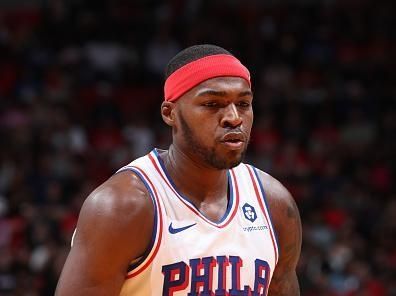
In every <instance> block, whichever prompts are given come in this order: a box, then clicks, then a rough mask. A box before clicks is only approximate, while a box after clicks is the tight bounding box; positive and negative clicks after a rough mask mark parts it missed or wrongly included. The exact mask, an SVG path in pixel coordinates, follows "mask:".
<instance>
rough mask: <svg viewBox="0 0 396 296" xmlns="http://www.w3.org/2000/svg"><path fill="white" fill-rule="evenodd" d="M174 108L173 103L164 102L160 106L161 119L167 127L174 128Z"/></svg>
mask: <svg viewBox="0 0 396 296" xmlns="http://www.w3.org/2000/svg"><path fill="white" fill-rule="evenodd" d="M175 107H176V104H175V103H173V102H167V101H164V102H162V104H161V115H162V119H163V120H164V121H165V123H166V124H167V125H169V126H174V125H175V119H176V116H175Z"/></svg>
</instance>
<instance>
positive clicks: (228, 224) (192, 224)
mask: <svg viewBox="0 0 396 296" xmlns="http://www.w3.org/2000/svg"><path fill="white" fill-rule="evenodd" d="M124 170H131V171H133V172H135V174H136V175H138V176H139V177H140V178H141V180H142V181H143V183H144V184H145V186H146V188H147V190H148V191H149V193H150V196H151V198H152V201H153V204H154V208H155V217H154V219H155V220H154V229H153V236H152V241H151V246H150V248H149V249H148V250H147V251H146V253H145V254H143V256H142V257H141V258H139V259H138V260H135V261H134V262H133V263H131V265H130V268H129V272H128V274H127V276H126V278H125V282H124V285H123V287H122V290H121V294H120V295H121V296H131V295H139V296H146V295H147V296H148V295H151V296H159V295H165V296H169V295H173V296H182V295H183V296H186V295H189V296H190V295H191V296H192V295H197V296H198V295H201V296H206V295H208V296H209V295H213V296H220V295H230V296H231V295H252V296H253V295H254V296H256V295H257V296H258V295H267V291H268V286H269V283H270V280H271V277H272V274H273V271H274V268H275V266H276V263H277V261H278V256H279V254H278V245H277V242H276V237H275V234H274V229H273V226H272V223H271V219H270V213H269V210H268V206H267V203H266V198H265V193H264V188H263V186H262V184H261V182H260V181H259V178H258V170H257V169H256V168H254V167H252V166H250V165H246V164H243V163H242V164H240V165H238V166H237V167H235V168H233V169H230V170H229V171H228V183H229V202H228V208H227V210H226V213H225V214H224V216H223V217H222V219H221V220H220V221H219V222H213V221H211V220H209V219H208V218H206V217H205V216H204V215H203V214H202V213H200V212H199V210H198V209H197V208H196V207H195V206H194V205H193V204H192V202H190V201H189V199H188V196H183V195H182V194H181V193H179V192H178V189H177V188H176V187H175V185H174V183H173V182H172V180H171V179H170V177H169V175H168V173H167V171H166V169H165V166H164V164H163V162H162V160H161V159H160V157H159V154H158V151H157V150H153V151H152V152H151V153H149V154H148V155H146V156H144V157H141V158H139V159H137V160H135V161H133V162H132V163H130V164H129V165H127V166H125V167H123V168H121V169H120V170H119V171H124Z"/></svg>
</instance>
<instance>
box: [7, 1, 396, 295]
mask: <svg viewBox="0 0 396 296" xmlns="http://www.w3.org/2000/svg"><path fill="white" fill-rule="evenodd" d="M392 2H394V1H391V0H389V1H368V0H311V1H310V0H300V1H297V0H295V1H275V0H272V1H270V0H267V1H260V0H244V1H242V0H222V1H221V0H188V1H187V0H186V1H183V0H173V1H159V0H157V1H154V0H151V1H143V0H141V1H125V0H124V1H122V0H100V1H99V0H97V1H76V0H74V1H73V0H69V1H66V0H54V1H38V0H36V1H21V0H19V1H17V0H13V1H11V0H8V1H5V0H1V1H0V139H1V145H0V295H53V293H54V289H55V285H56V282H57V279H58V277H59V273H60V270H61V268H62V266H63V263H64V260H65V257H66V255H67V252H68V250H69V245H70V239H71V235H72V232H73V230H74V227H75V225H76V220H77V217H78V213H79V210H80V207H81V204H82V202H83V200H84V199H85V197H86V196H87V195H88V194H89V193H90V192H91V191H92V190H93V188H95V187H96V186H97V185H98V184H100V183H101V182H103V181H104V180H106V178H108V177H109V176H111V174H113V173H114V172H115V171H116V170H117V168H119V167H121V166H123V165H125V164H127V163H128V162H130V161H131V160H133V159H134V158H136V157H138V156H141V155H143V154H145V153H147V152H149V151H150V150H151V148H152V147H159V148H166V147H167V146H168V144H169V143H170V131H169V128H167V127H166V126H165V124H164V123H162V120H161V117H160V113H159V107H160V103H161V101H162V85H163V78H162V77H163V75H162V73H163V69H164V67H165V65H166V63H167V61H168V60H169V59H170V58H171V57H172V56H173V55H174V54H176V53H177V52H178V51H179V50H180V49H182V48H184V47H186V46H190V45H193V44H198V43H214V44H217V45H220V46H222V47H225V48H226V49H229V50H230V51H231V52H233V53H234V54H235V55H236V56H238V57H239V58H240V59H241V61H242V62H243V63H244V64H245V65H246V66H247V67H248V68H249V69H250V70H251V73H252V78H253V90H254V93H255V99H254V101H255V102H254V104H255V126H254V130H253V134H252V141H251V144H250V147H249V152H248V156H247V158H248V159H247V161H249V162H252V163H253V164H255V165H256V166H258V167H259V168H261V169H263V170H265V171H267V172H269V173H270V174H272V175H273V176H275V177H276V178H278V179H280V180H281V181H282V182H283V184H284V185H285V186H286V187H287V188H288V189H289V190H290V191H291V192H292V194H293V196H294V198H295V199H296V202H297V204H298V206H299V209H300V212H301V216H302V221H303V235H304V240H303V251H302V255H301V259H300V263H299V267H298V274H299V279H300V285H301V289H302V295H304V296H308V295H347V296H352V295H363V296H367V295H368V296H377V295H380V296H381V295H396V279H395V277H396V276H395V275H396V218H395V217H396V198H395V197H396V191H395V186H394V176H395V168H396V158H395V149H396V145H395V143H396V142H395V135H396V79H395V66H396V62H395V55H396V42H395V41H396V40H395V36H396V30H395V29H396V10H395V9H394V8H392V7H393V6H392V5H393V3H392Z"/></svg>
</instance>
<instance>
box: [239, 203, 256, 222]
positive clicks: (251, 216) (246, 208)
mask: <svg viewBox="0 0 396 296" xmlns="http://www.w3.org/2000/svg"><path fill="white" fill-rule="evenodd" d="M242 210H243V215H244V216H245V218H246V219H247V220H249V221H250V222H252V223H253V222H254V221H255V220H256V219H257V214H256V210H255V209H254V207H253V206H251V205H250V204H248V203H245V204H244V205H243V206H242Z"/></svg>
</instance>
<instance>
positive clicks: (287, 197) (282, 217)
mask: <svg viewBox="0 0 396 296" xmlns="http://www.w3.org/2000/svg"><path fill="white" fill-rule="evenodd" d="M259 176H260V179H261V182H262V184H263V187H264V190H265V194H266V197H267V201H268V204H269V207H270V211H271V213H272V218H273V220H274V221H273V222H274V224H275V227H276V228H277V227H278V226H279V227H280V226H281V225H280V224H285V223H287V220H288V219H290V218H294V219H298V220H299V216H300V215H299V211H298V208H297V205H296V203H295V201H294V198H293V196H292V195H291V194H290V192H289V191H288V190H287V189H286V187H285V186H283V185H282V184H281V183H280V182H279V181H278V180H277V179H275V178H274V177H272V176H271V175H269V174H267V173H265V172H263V171H259Z"/></svg>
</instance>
